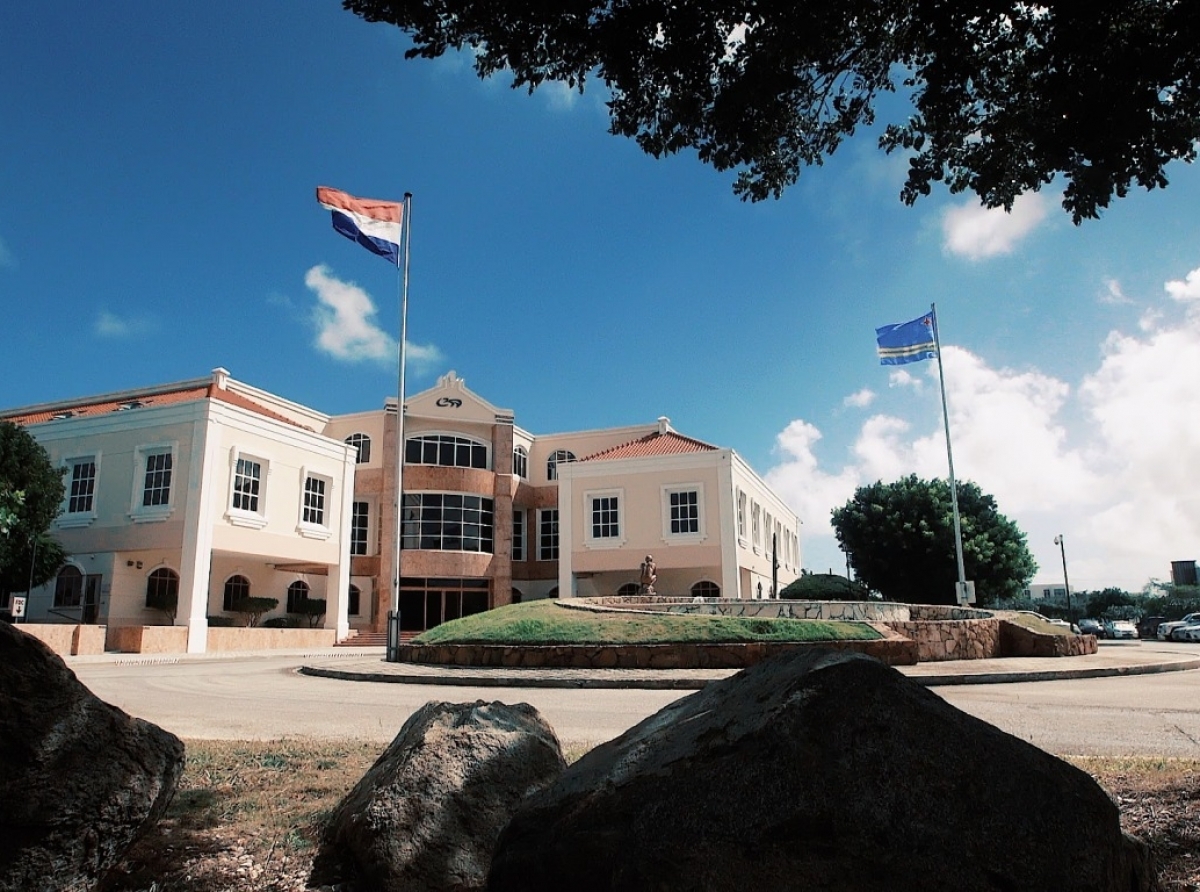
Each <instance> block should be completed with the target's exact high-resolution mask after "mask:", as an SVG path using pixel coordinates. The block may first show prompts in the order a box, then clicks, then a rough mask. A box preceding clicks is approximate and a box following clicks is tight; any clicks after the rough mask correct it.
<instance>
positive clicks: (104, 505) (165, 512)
mask: <svg viewBox="0 0 1200 892" xmlns="http://www.w3.org/2000/svg"><path fill="white" fill-rule="evenodd" d="M0 419H3V420H7V421H11V422H14V423H16V424H19V425H22V426H23V427H25V428H26V429H27V430H28V431H29V432H30V433H31V434H32V435H33V436H34V437H35V438H36V439H37V440H38V442H39V443H41V444H42V446H43V447H45V449H46V450H47V451H48V452H49V454H50V458H51V461H52V462H54V463H55V464H57V465H60V466H62V467H63V468H65V469H66V475H65V478H64V481H65V483H66V490H67V492H66V497H65V499H64V502H63V507H62V512H61V514H60V515H59V517H58V519H57V520H56V521H55V524H54V527H53V533H54V535H55V537H56V538H57V539H58V540H59V541H60V542H61V543H62V544H63V546H64V547H65V548H66V550H67V552H68V554H69V555H70V558H69V560H68V563H67V565H66V566H65V567H64V568H63V569H62V570H61V571H60V573H59V575H58V579H57V580H55V581H53V582H51V583H50V584H48V585H46V586H43V587H41V588H38V589H34V590H33V591H32V592H30V597H29V601H28V604H27V617H28V621H30V622H47V621H49V622H54V621H65V622H87V623H99V624H103V625H107V626H109V627H110V629H111V628H112V627H119V626H139V625H157V624H162V623H164V622H166V619H165V617H164V615H163V614H161V613H160V612H158V611H155V610H152V609H150V608H148V607H147V606H146V603H147V599H148V598H149V596H150V594H151V592H153V591H161V590H168V591H169V590H174V591H177V593H178V610H177V613H176V616H175V620H174V623H175V625H183V626H186V627H187V630H188V633H187V649H188V651H189V652H194V653H199V652H203V651H205V650H206V642H207V632H208V622H207V617H208V616H210V615H217V616H220V615H225V616H230V617H232V604H233V602H235V601H236V600H238V599H240V598H242V597H246V596H263V597H273V598H276V599H278V601H279V606H278V608H277V609H276V610H274V611H272V614H270V615H276V616H280V615H283V614H285V613H287V612H288V610H289V608H295V607H296V605H297V602H299V601H301V600H306V599H314V600H316V599H324V600H325V601H326V615H325V619H324V623H325V626H326V627H327V628H330V629H333V630H335V631H336V634H337V637H341V636H344V635H345V634H346V631H347V629H348V625H347V601H348V595H349V590H348V585H349V576H348V570H349V554H348V551H349V547H348V536H349V524H348V518H349V514H350V502H351V497H352V495H353V492H354V458H355V452H354V449H353V448H351V447H349V446H347V445H346V444H344V443H343V442H341V441H340V440H333V439H330V438H328V437H326V436H325V435H324V434H323V433H321V431H322V429H323V428H324V427H325V425H326V423H327V421H328V419H327V416H325V415H322V414H320V413H318V412H314V411H312V410H311V409H307V408H305V407H303V406H299V405H297V404H295V403H291V402H288V401H287V400H283V399H281V398H280V397H277V396H274V395H273V394H269V393H266V392H265V391H262V390H258V389H256V388H253V387H250V386H249V385H246V384H243V383H241V382H239V381H235V380H233V379H232V378H230V377H229V373H228V372H226V371H225V370H224V369H216V370H215V371H214V372H213V373H212V376H211V378H202V379H198V380H192V381H182V382H178V383H174V384H165V385H161V386H159V387H152V388H145V389H140V390H136V391H127V392H122V393H110V394H103V395H100V396H95V397H90V398H87V399H77V400H66V401H62V402H57V403H46V404H43V405H38V406H29V407H26V408H23V409H18V410H13V411H9V412H5V413H3V414H2V415H0Z"/></svg>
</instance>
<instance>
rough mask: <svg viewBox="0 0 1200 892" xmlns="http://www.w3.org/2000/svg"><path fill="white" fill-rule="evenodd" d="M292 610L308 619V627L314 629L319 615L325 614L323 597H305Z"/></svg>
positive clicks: (318, 620)
mask: <svg viewBox="0 0 1200 892" xmlns="http://www.w3.org/2000/svg"><path fill="white" fill-rule="evenodd" d="M293 612H294V613H296V614H298V615H299V616H302V617H304V618H305V619H306V620H307V621H308V627H309V628H310V629H315V628H316V627H317V623H318V622H320V619H321V617H323V616H324V615H325V599H324V598H305V599H304V600H303V601H301V602H300V603H299V604H297V605H296V610H295V611H293Z"/></svg>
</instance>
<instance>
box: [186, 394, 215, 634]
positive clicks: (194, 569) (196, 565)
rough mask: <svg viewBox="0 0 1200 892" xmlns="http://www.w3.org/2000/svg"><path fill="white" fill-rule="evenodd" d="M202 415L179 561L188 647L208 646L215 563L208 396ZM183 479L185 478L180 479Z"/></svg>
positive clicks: (212, 445)
mask: <svg viewBox="0 0 1200 892" xmlns="http://www.w3.org/2000/svg"><path fill="white" fill-rule="evenodd" d="M200 405H201V406H202V407H203V408H202V410H201V414H200V417H198V418H197V419H196V420H195V421H194V422H193V425H192V443H191V452H190V454H189V455H188V479H187V493H186V494H184V493H180V495H183V496H185V500H186V505H187V509H186V512H185V514H184V518H183V554H182V557H181V558H180V563H179V610H178V612H177V613H176V615H175V623H176V625H186V626H187V627H188V643H187V651H188V653H190V654H201V653H204V652H205V651H206V650H207V649H208V588H209V577H210V575H211V566H212V538H213V525H212V500H213V490H214V485H213V479H212V477H213V468H214V465H215V461H216V452H217V449H218V447H219V446H220V440H221V437H220V432H219V430H218V428H217V422H216V420H215V419H214V418H213V417H212V406H211V404H210V402H209V401H208V400H205V401H204V402H203V403H201V404H200ZM180 482H182V481H180Z"/></svg>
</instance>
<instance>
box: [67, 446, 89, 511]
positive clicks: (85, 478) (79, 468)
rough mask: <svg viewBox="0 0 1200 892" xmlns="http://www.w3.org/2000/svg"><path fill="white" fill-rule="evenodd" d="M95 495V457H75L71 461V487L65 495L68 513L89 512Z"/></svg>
mask: <svg viewBox="0 0 1200 892" xmlns="http://www.w3.org/2000/svg"><path fill="white" fill-rule="evenodd" d="M95 495H96V459H95V457H93V456H89V457H88V458H77V459H74V460H73V461H72V463H71V487H70V493H69V495H68V497H67V513H68V514H91V513H93V511H94V500H95Z"/></svg>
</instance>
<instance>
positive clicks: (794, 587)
mask: <svg viewBox="0 0 1200 892" xmlns="http://www.w3.org/2000/svg"><path fill="white" fill-rule="evenodd" d="M869 596H870V591H869V590H868V589H867V587H866V586H865V585H863V584H862V583H861V582H859V581H857V580H853V581H851V580H849V579H847V578H846V577H845V576H839V575H838V574H836V573H807V572H805V573H802V574H801V575H800V577H799V578H798V579H793V580H792V581H791V582H790V583H788V584H787V585H786V586H784V588H783V590H782V591H781V592H780V593H779V597H781V598H791V599H793V600H796V601H865V600H867V598H868V597H869Z"/></svg>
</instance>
